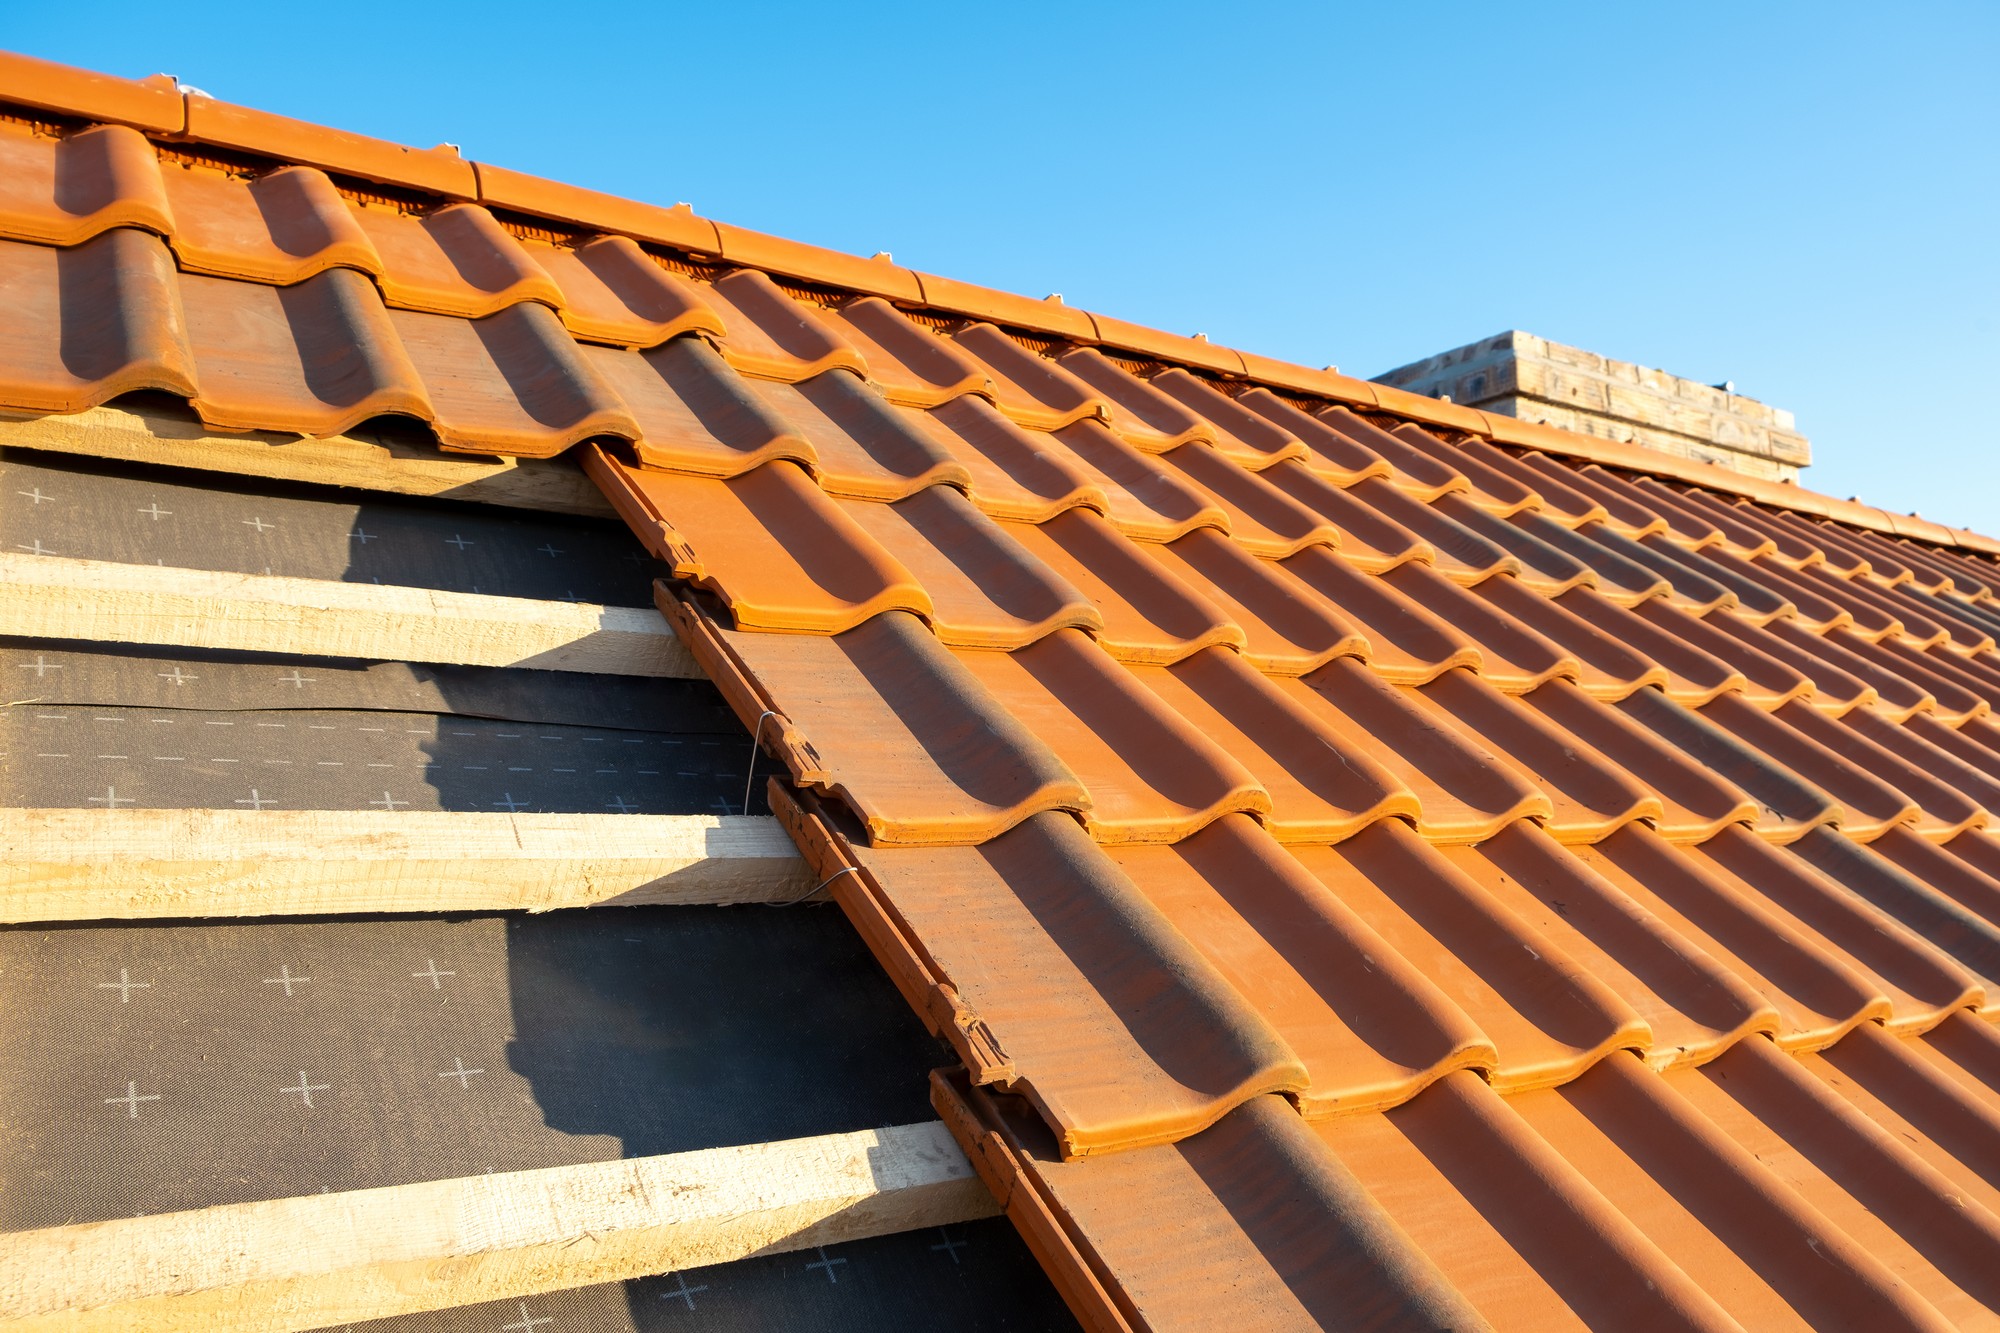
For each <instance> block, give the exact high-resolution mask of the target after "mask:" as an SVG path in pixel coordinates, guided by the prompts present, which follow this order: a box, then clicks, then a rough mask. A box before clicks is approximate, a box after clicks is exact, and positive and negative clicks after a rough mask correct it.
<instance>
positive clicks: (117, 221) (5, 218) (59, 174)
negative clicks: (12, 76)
mask: <svg viewBox="0 0 2000 1333" xmlns="http://www.w3.org/2000/svg"><path fill="white" fill-rule="evenodd" d="M113 227H141V228H144V229H145V230H147V231H152V232H158V233H159V234H160V235H162V236H171V235H172V234H173V231H174V213H173V207H172V205H171V204H170V203H169V202H168V200H167V194H166V190H165V188H164V186H163V185H162V182H161V180H160V163H159V158H158V157H157V155H156V154H155V153H154V152H153V146H152V144H150V143H148V142H147V141H146V136H145V135H143V134H141V133H139V131H137V130H135V129H132V128H131V127H130V126H126V125H93V126H90V127H89V128H87V129H83V130H78V131H76V132H75V133H72V134H67V135H63V136H61V137H57V136H56V135H55V134H53V133H52V132H50V131H48V130H45V129H42V128H40V127H37V126H33V125H25V124H17V123H13V122H6V123H0V237H5V238H7V239H9V240H16V241H36V242H39V243H41V244H43V245H64V246H67V245H79V244H81V243H83V242H84V241H87V240H89V239H90V238H91V237H93V236H98V235H101V234H102V233H104V232H107V231H109V230H111V229H112V228H113Z"/></svg>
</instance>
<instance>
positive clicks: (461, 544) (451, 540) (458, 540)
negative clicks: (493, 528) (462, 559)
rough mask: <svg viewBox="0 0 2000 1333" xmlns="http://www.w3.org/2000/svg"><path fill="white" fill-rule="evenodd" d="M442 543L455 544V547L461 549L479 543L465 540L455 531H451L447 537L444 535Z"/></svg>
mask: <svg viewBox="0 0 2000 1333" xmlns="http://www.w3.org/2000/svg"><path fill="white" fill-rule="evenodd" d="M444 544H445V545H446V546H456V547H457V548H458V549H459V550H461V551H463V550H464V549H465V548H466V547H468V546H477V545H479V543H478V542H469V541H467V540H466V539H465V538H463V537H461V536H459V535H458V534H457V533H455V532H454V533H452V534H451V536H449V537H446V538H445V539H444Z"/></svg>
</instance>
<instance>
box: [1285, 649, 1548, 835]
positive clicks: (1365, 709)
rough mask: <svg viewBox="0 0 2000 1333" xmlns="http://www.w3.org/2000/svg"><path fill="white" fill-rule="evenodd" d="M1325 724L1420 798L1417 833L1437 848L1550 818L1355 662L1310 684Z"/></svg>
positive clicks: (1483, 757)
mask: <svg viewBox="0 0 2000 1333" xmlns="http://www.w3.org/2000/svg"><path fill="white" fill-rule="evenodd" d="M1304 684H1305V685H1306V686H1308V687H1309V688H1310V690H1311V692H1312V695H1314V696H1316V702H1315V711H1316V713H1317V715H1318V716H1319V718H1320V720H1321V721H1322V722H1323V723H1324V724H1325V725H1326V726H1327V727H1328V728H1329V729H1331V730H1332V731H1333V733H1334V734H1335V735H1337V736H1340V737H1342V738H1343V739H1344V740H1345V742H1346V744H1345V746H1344V748H1345V749H1346V750H1347V751H1349V752H1351V753H1358V754H1365V755H1368V756H1370V757H1371V758H1373V759H1374V760H1375V761H1376V762H1377V763H1378V764H1380V765H1381V766H1382V767H1383V768H1384V769H1386V770H1387V771H1388V772H1389V773H1391V774H1393V775H1394V776H1395V778H1396V780H1397V781H1398V783H1399V784H1400V785H1402V786H1404V787H1406V788H1407V789H1408V790H1410V791H1411V792H1414V793H1415V794H1416V797H1417V806H1418V815H1417V831H1418V832H1419V833H1421V834H1422V835H1423V836H1424V837H1426V838H1428V839H1430V840H1432V841H1433V842H1438V843H1458V842H1479V841H1482V840H1483V839H1486V838H1490V837H1492V836H1493V835H1494V834H1495V833H1498V832H1499V831H1500V830H1501V829H1503V828H1505V827H1507V825H1509V824H1511V823H1513V822H1514V821H1515V820H1517V819H1526V818H1531V817H1532V818H1538V819H1544V820H1546V819H1548V818H1550V817H1551V816H1552V815H1553V814H1554V807H1553V806H1552V805H1551V804H1550V802H1549V798H1548V795H1547V794H1546V793H1545V792H1543V791H1542V790H1541V789H1540V788H1538V787H1536V786H1534V785H1533V784H1531V783H1530V782H1528V781H1527V780H1526V779H1525V778H1524V777H1522V776H1521V774H1520V772H1519V771H1518V770H1517V769H1515V768H1513V767H1512V766H1510V765H1508V764H1506V763H1504V762H1503V761H1502V760H1501V759H1500V757H1499V756H1498V755H1495V754H1493V753H1492V752H1491V751H1490V750H1487V749H1486V748H1485V747H1484V746H1482V745H1481V744H1479V743H1478V742H1477V741H1475V740H1473V739H1472V737H1470V736H1469V735H1467V734H1465V733H1464V732H1461V731H1459V730H1457V729H1456V728H1451V727H1441V726H1439V725H1438V723H1437V719H1436V717H1435V715H1434V714H1433V713H1432V712H1431V711H1430V710H1428V709H1426V708H1424V707H1423V706H1421V705H1420V704H1418V703H1416V702H1415V701H1414V700H1413V699H1412V698H1411V697H1410V695H1409V692H1408V691H1407V690H1406V689H1403V688H1399V687H1398V686H1395V685H1392V684H1390V683H1388V682H1387V681H1384V680H1382V679H1380V678H1379V677H1377V676H1376V674H1375V673H1374V672H1373V671H1371V670H1370V669H1369V668H1368V667H1366V666H1363V665H1361V664H1360V663H1358V662H1355V661H1353V660H1352V659H1350V658H1335V659H1334V660H1333V661H1331V662H1329V663H1327V665H1325V666H1324V667H1321V668H1320V669H1319V670H1318V671H1315V672H1313V673H1312V674H1311V675H1310V676H1307V677H1305V678H1304Z"/></svg>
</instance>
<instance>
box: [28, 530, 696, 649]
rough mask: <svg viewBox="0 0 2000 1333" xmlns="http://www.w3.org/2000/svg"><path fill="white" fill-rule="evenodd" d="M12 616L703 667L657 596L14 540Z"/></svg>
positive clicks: (79, 625) (61, 630) (73, 633)
mask: <svg viewBox="0 0 2000 1333" xmlns="http://www.w3.org/2000/svg"><path fill="white" fill-rule="evenodd" d="M0 627H4V630H0V632H5V633H8V634H18V635H26V636H30V637H36V638H51V639H82V640H89V641H94V642H101V643H144V644H170V645H174V646H177V647H188V648H239V649H246V650H251V651H258V652H275V653H300V654H305V655H307V656H316V657H361V658H371V659H376V660H380V661H396V662H452V663H461V664H465V665H469V666H512V667H535V668H541V669H544V670H550V671H587V672H595V673H598V674H602V675H614V676H678V677H684V678H699V677H700V675H701V669H700V668H699V667H697V666H696V665H695V663H694V659H693V658H692V657H691V656H689V654H688V651H687V649H685V648H684V647H682V646H681V643H680V640H679V639H677V638H675V637H674V633H673V631H672V630H671V629H670V628H669V627H668V626H667V623H666V621H665V620H663V619H662V618H661V617H660V615H659V613H658V612H656V611H653V610H651V609H649V608H641V607H624V606H598V605H595V604H593V603H589V602H541V601H533V600H530V599H528V598H524V597H491V596H487V595H485V594H481V593H464V592H438V591H435V590H433V589H429V588H401V587H391V586H388V585H380V584H372V583H335V582H332V581H330V580H325V579H297V578H285V577H282V576H278V575H270V574H233V573H216V572H212V571H208V570H196V569H165V568H161V567H159V566H155V565H121V564H114V563H111V562H108V561H102V560H71V559H67V558H64V557H61V556H50V555H22V554H20V553H18V552H0Z"/></svg>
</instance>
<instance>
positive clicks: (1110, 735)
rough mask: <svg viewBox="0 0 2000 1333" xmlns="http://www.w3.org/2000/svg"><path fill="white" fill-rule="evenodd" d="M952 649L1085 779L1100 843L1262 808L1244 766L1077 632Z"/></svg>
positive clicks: (1187, 829)
mask: <svg viewBox="0 0 2000 1333" xmlns="http://www.w3.org/2000/svg"><path fill="white" fill-rule="evenodd" d="M958 658H959V661H960V662H961V663H963V664H964V665H965V667H966V668H967V669H968V670H970V671H971V672H972V674H973V675H974V676H975V677H977V678H978V679H979V681H980V682H981V683H982V684H983V685H985V687H986V688H987V689H988V690H989V691H990V692H991V694H992V696H993V697H994V698H995V699H997V700H998V701H999V703H1000V705H1001V707H1003V708H1004V709H1006V710H1007V712H1008V713H1010V714H1011V715H1012V716H1014V717H1015V718H1017V719H1019V721H1020V722H1021V724H1022V725H1024V726H1026V727H1027V728H1028V729H1029V730H1030V731H1032V732H1033V733H1034V734H1035V735H1037V736H1039V737H1040V738H1041V739H1042V740H1043V742H1045V743H1046V744H1047V745H1048V747H1049V748H1050V749H1051V750H1053V751H1055V753H1056V754H1057V755H1059V756H1061V758H1062V760H1063V762H1064V763H1065V764H1067V765H1068V766H1069V768H1070V769H1071V770H1072V771H1074V772H1075V773H1076V775H1077V776H1078V777H1079V778H1081V779H1082V780H1083V785H1084V787H1085V788H1086V789H1087V790H1088V791H1089V792H1090V808H1089V809H1087V810H1085V811H1083V812H1082V814H1083V820H1084V826H1085V827H1086V828H1088V829H1089V830H1090V832H1091V836H1092V837H1094V838H1096V839H1097V840H1098V841H1099V842H1101V843H1105V844H1111V843H1125V842H1177V841H1179V840H1180V839H1181V838H1184V837H1186V836H1187V835H1188V834H1190V833H1193V832H1195V831H1197V830H1198V829H1201V828H1203V827H1204V826H1206V825H1208V824H1211V823H1213V822H1214V821H1215V820H1217V819H1220V818H1221V817H1222V816H1224V815H1226V814H1230V813H1232V812H1245V813H1255V814H1260V815H1263V814H1268V813H1270V810H1271V797H1270V794H1269V793H1268V792H1266V791H1265V790H1264V789H1263V788H1262V787H1260V786H1258V785H1257V779H1256V778H1255V777H1253V776H1252V775H1251V773H1250V771H1249V770H1248V769H1246V768H1244V767H1243V765H1242V764H1240V763H1238V762H1237V761H1236V759H1235V758H1234V757H1232V756H1231V755H1230V754H1229V752H1228V751H1227V750H1225V749H1223V748H1222V747H1221V746H1220V745H1218V744H1216V743H1215V741H1214V740H1212V739H1210V738H1209V737H1207V736H1204V735H1203V734H1202V733H1201V732H1200V731H1199V730H1197V729H1196V728H1195V727H1194V726H1193V725H1192V724H1191V723H1190V722H1189V721H1188V720H1187V719H1185V718H1183V717H1181V716H1180V715H1179V714H1177V713H1175V712H1174V711H1173V710H1172V709H1171V708H1169V707H1168V706H1167V705H1166V704H1165V703H1164V702H1162V701H1161V699H1160V698H1159V696H1158V695H1155V694H1153V693H1152V692H1151V691H1150V690H1148V689H1146V687H1145V686H1144V685H1142V684H1141V683H1140V682H1139V680H1138V678H1137V677H1135V676H1134V675H1133V674H1132V672H1130V671H1128V670H1127V669H1126V668H1124V667H1122V666H1120V665H1119V664H1118V663H1117V662H1116V661H1114V660H1112V658H1111V657H1110V656H1109V655H1108V654H1107V653H1105V651H1104V650H1103V649H1101V648H1099V647H1098V646H1097V645H1096V644H1095V643H1093V642H1092V641H1091V640H1090V639H1089V638H1088V637H1086V636H1085V635H1084V634H1083V633H1082V632H1081V631H1078V630H1073V629H1062V630H1057V631H1056V632H1055V633H1053V634H1051V635H1049V636H1048V637H1047V638H1045V639H1042V640H1040V641H1039V642H1037V643H1035V644H1033V645H1032V646H1030V647H1027V648H1023V649H1021V650H1019V651H1018V652H1013V653H985V652H960V653H959V654H958Z"/></svg>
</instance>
